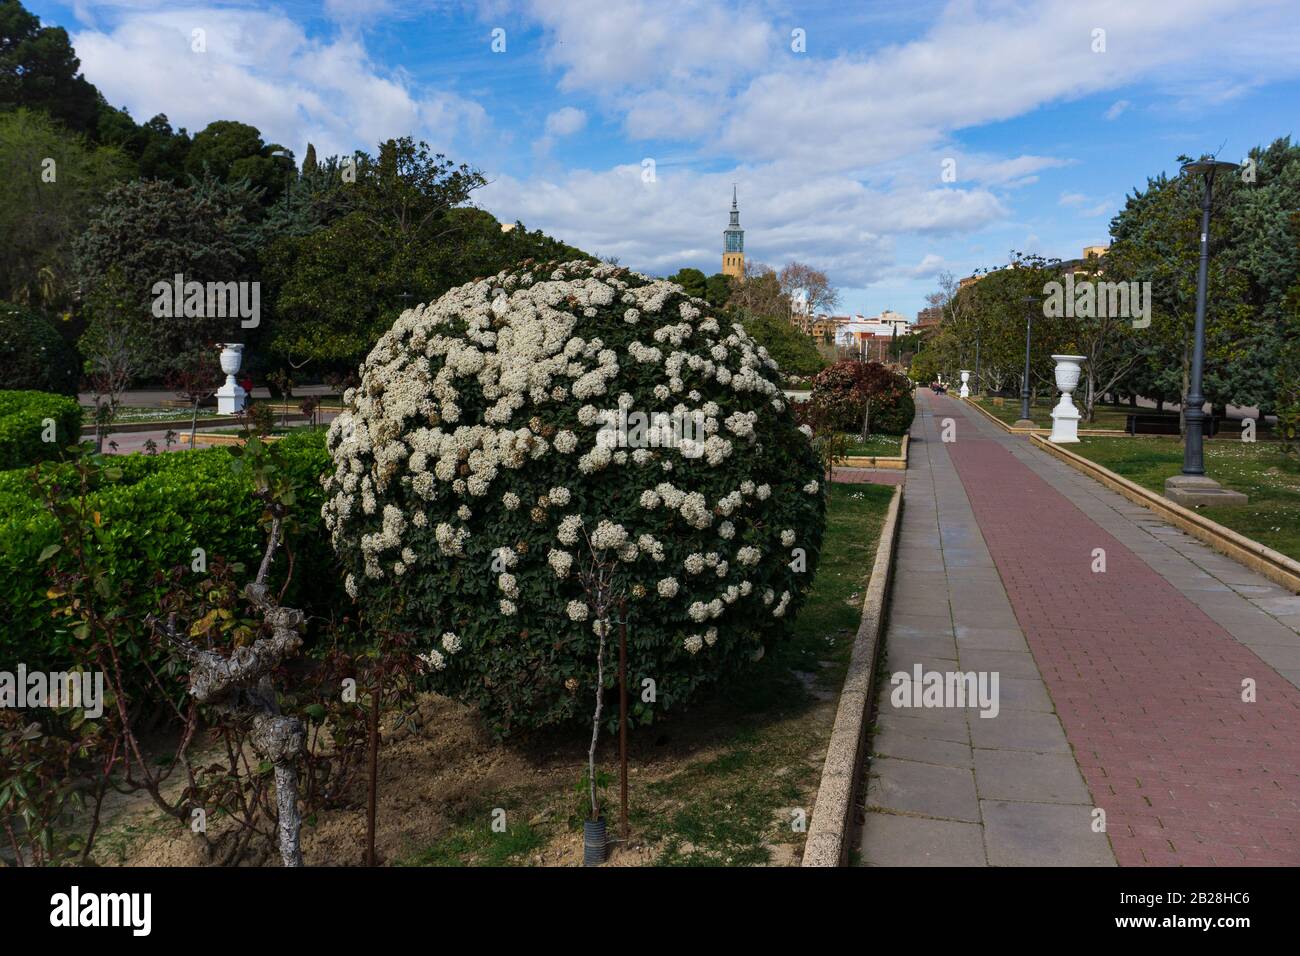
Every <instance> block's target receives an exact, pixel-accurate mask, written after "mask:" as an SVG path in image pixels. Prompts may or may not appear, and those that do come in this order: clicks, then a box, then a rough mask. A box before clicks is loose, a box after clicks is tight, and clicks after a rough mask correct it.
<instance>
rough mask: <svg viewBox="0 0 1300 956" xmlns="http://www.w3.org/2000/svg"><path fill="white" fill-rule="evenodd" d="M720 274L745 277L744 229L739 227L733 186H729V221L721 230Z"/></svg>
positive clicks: (739, 277) (738, 208)
mask: <svg viewBox="0 0 1300 956" xmlns="http://www.w3.org/2000/svg"><path fill="white" fill-rule="evenodd" d="M722 274H723V275H728V276H732V277H734V278H736V279H743V278H744V277H745V230H744V229H741V228H740V207H739V206H738V205H736V187H735V186H732V187H731V221H730V222H729V223H727V228H726V229H724V230H723V232H722Z"/></svg>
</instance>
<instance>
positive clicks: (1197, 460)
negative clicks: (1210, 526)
mask: <svg viewBox="0 0 1300 956" xmlns="http://www.w3.org/2000/svg"><path fill="white" fill-rule="evenodd" d="M1237 168H1238V167H1237V164H1236V163H1226V162H1223V161H1222V160H1218V159H1214V158H1209V159H1199V160H1196V161H1195V162H1191V163H1187V164H1185V165H1184V166H1183V168H1182V172H1183V173H1184V174H1185V175H1188V176H1197V175H1198V176H1200V177H1201V178H1202V179H1203V180H1204V182H1205V195H1204V197H1203V198H1202V200H1201V257H1200V262H1199V263H1198V265H1197V269H1196V319H1195V323H1194V325H1193V328H1192V367H1191V370H1190V375H1189V378H1188V386H1187V398H1186V400H1185V402H1184V405H1183V421H1184V422H1185V423H1186V426H1187V437H1186V439H1185V440H1184V442H1183V473H1182V474H1181V475H1175V476H1174V477H1173V478H1170V479H1168V480H1166V481H1165V497H1166V498H1169V499H1171V500H1173V501H1176V502H1178V503H1179V504H1183V505H1236V504H1245V503H1246V501H1247V497H1246V496H1245V495H1243V494H1241V493H1240V492H1237V491H1229V490H1227V489H1225V488H1223V487H1222V486H1221V485H1220V484H1219V483H1218V482H1217V481H1215V480H1214V479H1212V478H1207V477H1206V475H1205V446H1204V445H1203V443H1202V442H1203V438H1204V424H1205V409H1204V407H1203V406H1204V405H1205V395H1204V393H1203V392H1202V391H1201V373H1202V372H1203V370H1204V366H1205V298H1206V288H1207V285H1208V283H1209V269H1210V201H1211V199H1212V198H1213V195H1214V177H1215V175H1216V174H1218V173H1224V174H1225V175H1226V174H1228V173H1229V172H1230V171H1233V170H1236V169H1237Z"/></svg>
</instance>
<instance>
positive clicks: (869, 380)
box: [808, 359, 916, 435]
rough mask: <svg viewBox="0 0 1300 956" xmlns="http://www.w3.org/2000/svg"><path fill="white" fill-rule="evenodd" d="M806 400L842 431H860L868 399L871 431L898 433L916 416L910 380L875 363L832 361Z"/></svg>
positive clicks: (908, 426) (876, 432) (815, 382)
mask: <svg viewBox="0 0 1300 956" xmlns="http://www.w3.org/2000/svg"><path fill="white" fill-rule="evenodd" d="M808 400H809V401H810V402H812V403H813V404H814V405H815V406H817V407H818V408H819V409H823V410H824V411H825V413H826V415H827V416H828V418H829V421H830V423H831V426H832V427H834V428H837V429H839V430H840V431H846V432H857V431H860V430H861V428H862V418H863V414H864V412H865V411H866V409H867V402H868V400H870V402H871V418H870V422H869V424H870V429H871V432H872V433H873V434H883V435H902V434H903V433H904V432H906V431H907V430H908V429H909V428H910V427H911V426H912V419H913V418H914V417H915V415H916V401H915V399H913V397H912V385H911V383H910V382H909V381H908V380H907V379H906V378H905V377H904V376H902V375H899V374H897V373H896V372H891V371H890V370H889V369H887V368H886V367H885V366H883V365H881V364H880V363H879V362H858V361H856V360H853V359H846V360H844V361H841V362H836V363H835V364H834V365H831V366H829V367H828V368H826V369H825V370H823V371H822V372H821V373H820V374H818V376H817V377H816V378H815V379H814V380H813V388H812V395H810V396H809V399H808Z"/></svg>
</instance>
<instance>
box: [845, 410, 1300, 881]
mask: <svg viewBox="0 0 1300 956" xmlns="http://www.w3.org/2000/svg"><path fill="white" fill-rule="evenodd" d="M917 416H918V417H917V422H916V424H915V425H914V427H913V432H912V445H911V449H910V454H911V462H910V466H909V468H908V473H907V483H906V487H905V492H904V494H905V501H904V513H903V527H902V534H901V539H900V545H899V551H898V565H897V568H896V577H895V584H894V588H893V594H892V605H891V612H890V622H889V627H888V631H887V634H886V648H885V654H886V663H885V669H886V673H887V675H892V674H894V673H897V672H904V671H905V672H911V671H912V669H913V668H914V667H915V666H916V665H918V664H919V665H921V667H922V669H923V671H937V672H940V673H947V672H977V673H978V672H984V673H986V674H988V675H989V676H991V675H992V673H994V672H996V673H997V675H998V681H999V683H998V689H999V694H998V703H999V709H998V712H997V716H993V717H981V716H980V710H979V709H978V708H977V707H965V708H958V707H937V708H926V707H920V708H918V707H897V706H894V703H893V702H892V701H891V692H892V691H893V689H894V688H893V687H891V686H890V684H889V683H888V682H886V684H885V685H884V686H883V689H882V692H881V695H880V698H879V700H878V702H877V714H878V717H877V721H876V728H877V732H876V734H875V735H874V737H873V740H872V743H871V751H872V753H873V758H872V762H871V765H870V769H869V771H868V786H867V796H866V802H867V810H868V813H867V817H866V822H865V824H864V826H863V830H862V834H861V846H860V850H861V858H862V860H863V861H864V862H865V863H868V864H895V865H927V864H929V865H935V864H939V865H944V864H950V865H995V866H996V865H1022V864H1066V865H1113V864H1115V863H1119V864H1121V865H1155V864H1163V865H1180V864H1185V865H1232V864H1238V865H1239V864H1298V863H1300V633H1298V632H1297V628H1300V598H1297V597H1296V596H1294V595H1291V594H1290V593H1289V592H1287V591H1285V590H1283V589H1282V588H1279V587H1277V586H1275V585H1273V584H1271V583H1269V582H1268V581H1266V580H1265V579H1263V578H1261V577H1259V576H1258V575H1256V574H1254V573H1253V572H1251V571H1249V570H1247V569H1246V568H1244V567H1242V566H1240V565H1238V564H1236V563H1235V562H1233V561H1231V560H1229V559H1227V558H1225V557H1223V556H1221V555H1219V554H1217V553H1215V552H1213V551H1212V550H1210V549H1209V548H1207V547H1205V546H1204V545H1202V544H1200V543H1199V542H1197V541H1195V540H1194V539H1191V538H1189V537H1188V536H1186V535H1185V534H1183V533H1182V532H1180V531H1178V530H1176V529H1174V528H1172V527H1170V526H1168V525H1166V524H1164V523H1163V522H1161V521H1159V519H1157V518H1155V517H1154V516H1153V515H1152V514H1151V513H1150V512H1148V511H1146V510H1145V509H1143V508H1141V507H1140V506H1138V505H1135V504H1133V503H1131V502H1129V501H1127V500H1126V499H1124V498H1122V497H1120V496H1119V495H1116V494H1114V493H1113V492H1110V491H1108V490H1107V489H1105V488H1104V487H1103V486H1102V485H1100V484H1098V483H1096V482H1094V481H1092V480H1091V479H1088V478H1086V477H1084V476H1083V475H1081V474H1079V473H1078V472H1076V471H1074V470H1073V469H1070V468H1069V467H1068V466H1066V465H1064V464H1063V463H1061V462H1058V461H1057V460H1056V459H1054V458H1051V457H1050V456H1048V455H1046V454H1044V453H1043V452H1040V451H1038V450H1037V449H1035V448H1033V447H1032V446H1030V445H1029V444H1028V443H1027V442H1026V441H1025V440H1024V439H1023V438H1018V437H1013V436H1010V435H1007V434H1006V433H1004V432H1002V431H1001V430H999V429H997V428H996V427H995V426H993V425H992V424H991V423H988V422H986V421H984V420H983V419H982V418H980V417H978V416H977V415H976V414H975V413H973V412H972V413H969V414H968V413H967V411H966V409H965V408H964V407H963V406H962V405H961V403H959V402H957V401H955V400H952V399H948V398H946V397H932V396H930V395H929V394H928V393H925V392H920V393H918V408H917ZM944 419H951V420H952V424H953V426H954V429H955V435H954V437H955V440H954V441H952V442H943V441H941V431H942V430H943V425H944ZM1098 548H1100V549H1103V550H1104V552H1105V562H1106V564H1105V571H1104V572H1094V571H1093V566H1094V561H1095V560H1096V558H1095V552H1094V549H1098ZM1246 680H1249V681H1253V686H1254V690H1255V700H1254V702H1249V703H1248V702H1244V701H1243V700H1242V694H1243V691H1242V685H1243V681H1246ZM1098 811H1102V813H1099V812H1098ZM1103 813H1104V827H1105V829H1104V832H1098V827H1099V826H1100V825H1101V822H1102V819H1103Z"/></svg>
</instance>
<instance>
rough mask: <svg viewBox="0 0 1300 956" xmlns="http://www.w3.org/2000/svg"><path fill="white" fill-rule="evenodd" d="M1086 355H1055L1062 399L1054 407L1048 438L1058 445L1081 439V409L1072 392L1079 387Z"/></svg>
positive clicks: (1053, 358)
mask: <svg viewBox="0 0 1300 956" xmlns="http://www.w3.org/2000/svg"><path fill="white" fill-rule="evenodd" d="M1087 359H1088V357H1087V356H1086V355H1053V356H1052V361H1053V362H1055V363H1056V387H1057V388H1059V389H1060V390H1061V400H1060V401H1059V402H1057V403H1056V407H1055V408H1053V409H1052V434H1050V435H1048V436H1047V440H1048V441H1050V442H1054V443H1056V444H1058V445H1069V444H1074V443H1076V442H1078V440H1079V417H1080V416H1079V409H1077V408H1075V406H1074V398H1073V397H1072V394H1071V393H1073V392H1074V390H1075V389H1076V388H1078V387H1079V376H1080V374H1082V372H1083V363H1084V362H1086V361H1087Z"/></svg>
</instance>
